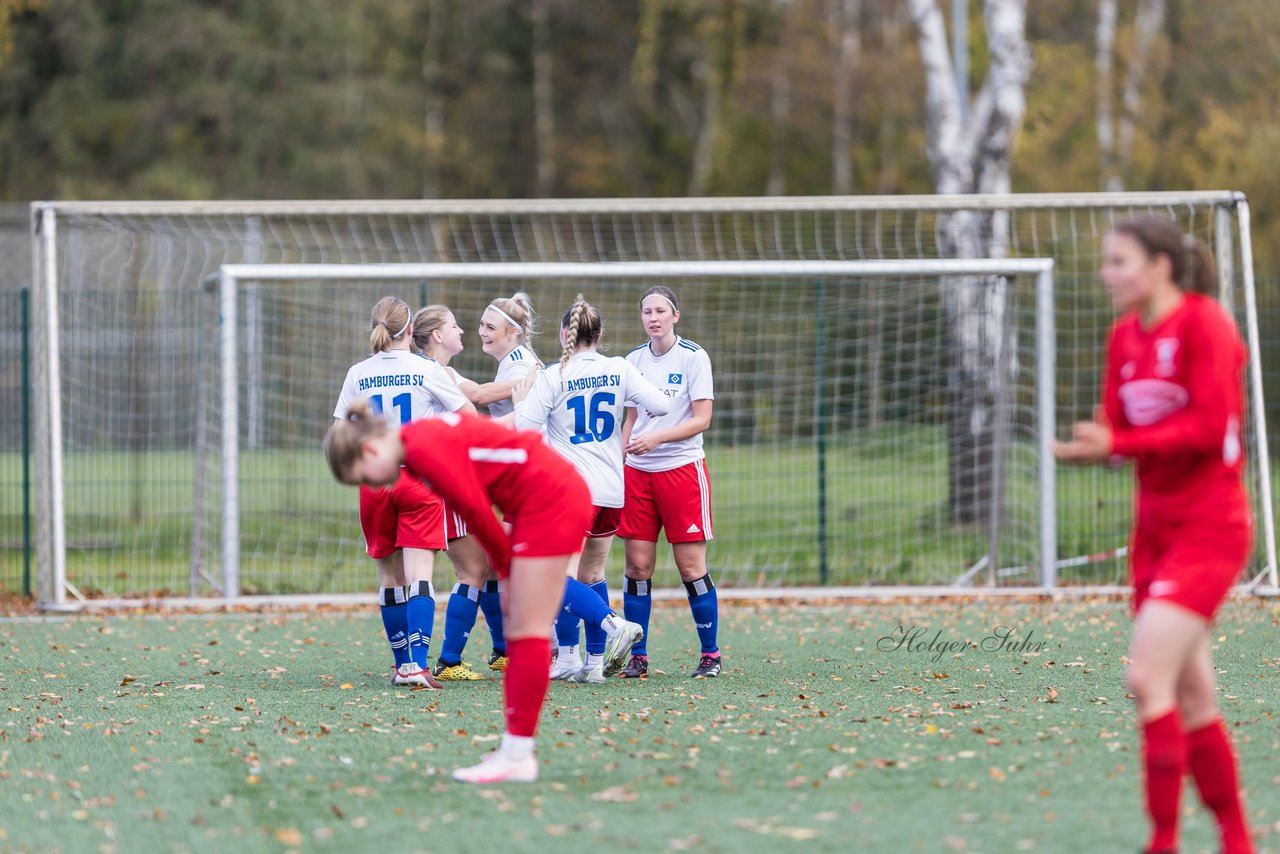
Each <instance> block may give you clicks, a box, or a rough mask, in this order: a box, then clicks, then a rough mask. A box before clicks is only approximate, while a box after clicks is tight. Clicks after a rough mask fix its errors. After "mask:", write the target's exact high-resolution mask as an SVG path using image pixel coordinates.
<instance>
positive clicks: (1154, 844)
mask: <svg viewBox="0 0 1280 854" xmlns="http://www.w3.org/2000/svg"><path fill="white" fill-rule="evenodd" d="M1142 759H1143V764H1144V765H1145V766H1146V772H1147V812H1148V813H1149V814H1150V816H1151V824H1152V828H1151V841H1150V842H1149V843H1148V844H1147V850H1148V851H1163V850H1166V849H1174V848H1176V847H1177V846H1178V803H1179V801H1180V800H1181V796H1182V774H1183V771H1184V770H1185V768H1186V759H1187V757H1186V742H1185V740H1184V738H1183V734H1182V720H1181V718H1179V717H1178V710H1177V709H1173V710H1171V711H1169V712H1167V713H1166V714H1163V715H1161V716H1160V717H1158V718H1155V719H1153V720H1149V721H1147V722H1146V723H1144V724H1143V725H1142Z"/></svg>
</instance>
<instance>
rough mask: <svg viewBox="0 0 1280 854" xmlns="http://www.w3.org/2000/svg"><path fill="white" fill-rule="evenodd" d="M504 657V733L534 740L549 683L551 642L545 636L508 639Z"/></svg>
mask: <svg viewBox="0 0 1280 854" xmlns="http://www.w3.org/2000/svg"><path fill="white" fill-rule="evenodd" d="M507 658H508V663H507V672H506V673H505V674H503V679H502V692H503V694H504V696H505V697H506V703H507V732H509V733H510V734H511V735H518V736H522V737H524V738H533V736H534V735H535V734H536V733H537V731H538V716H539V715H540V714H541V713H542V702H543V700H545V699H546V697H547V686H548V685H549V684H550V682H551V643H550V641H548V640H547V638H545V637H532V638H517V639H515V640H508V641H507Z"/></svg>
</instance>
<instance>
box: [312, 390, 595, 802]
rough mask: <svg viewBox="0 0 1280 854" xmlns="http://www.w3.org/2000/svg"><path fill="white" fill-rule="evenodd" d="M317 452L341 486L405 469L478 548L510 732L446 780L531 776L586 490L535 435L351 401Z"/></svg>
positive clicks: (387, 479)
mask: <svg viewBox="0 0 1280 854" xmlns="http://www.w3.org/2000/svg"><path fill="white" fill-rule="evenodd" d="M324 447H325V457H326V458H327V459H328V461H329V466H330V468H331V469H332V470H333V474H334V477H336V478H337V479H338V480H340V481H341V482H343V483H347V484H365V485H382V484H389V483H394V482H396V480H397V478H398V477H399V476H400V466H401V465H403V466H404V467H405V469H406V470H407V471H408V473H409V474H410V475H411V476H413V477H417V478H421V479H423V480H424V481H426V482H427V483H429V484H430V485H431V487H432V489H434V490H435V491H437V492H438V493H439V494H440V495H441V496H442V497H443V498H444V499H445V500H446V501H448V502H449V506H450V507H451V508H452V509H453V510H455V511H456V512H458V513H459V514H461V516H462V518H463V519H465V520H466V522H467V526H468V528H469V529H470V530H471V533H472V535H473V536H475V537H476V538H477V539H479V540H480V543H481V544H482V545H483V546H484V549H485V551H486V552H487V553H488V555H489V561H490V564H491V565H492V566H493V569H494V571H495V572H496V573H497V575H498V577H499V578H503V579H505V582H506V583H505V593H504V595H505V597H506V605H507V613H506V624H505V628H506V635H507V656H508V657H509V658H510V663H509V664H508V665H507V669H506V672H505V673H504V674H503V694H504V697H505V705H504V708H505V710H506V732H505V734H504V735H503V736H502V743H501V746H500V747H499V748H498V749H497V750H496V751H494V752H493V753H490V754H488V755H487V756H485V757H484V759H483V760H481V762H480V764H478V765H475V766H472V767H470V768H460V769H458V770H457V771H455V772H454V773H453V777H454V779H455V780H459V781H461V782H464V783H507V782H532V781H534V780H536V779H537V777H538V761H537V759H536V758H535V757H534V753H533V746H534V744H533V738H534V735H535V733H536V731H537V727H538V715H539V714H540V712H541V710H542V704H543V701H544V700H545V698H546V694H547V685H548V683H549V678H548V676H549V666H550V664H551V648H550V642H549V641H548V639H547V627H548V626H550V625H551V623H552V621H553V620H555V617H556V612H557V610H558V609H559V607H560V602H561V598H562V596H563V592H564V580H565V574H566V573H567V572H568V567H569V564H570V561H571V560H572V558H573V556H574V555H576V554H577V553H578V552H580V551H581V550H582V532H583V531H584V530H585V529H586V528H587V527H588V526H589V525H590V524H591V519H592V516H593V515H594V510H593V508H592V505H591V492H590V490H589V489H588V488H587V484H586V483H585V482H584V481H583V480H582V477H581V476H580V475H579V474H578V473H577V472H576V471H574V469H573V466H571V465H570V464H569V463H567V462H566V461H565V460H564V459H563V458H561V457H560V455H559V454H557V453H556V452H555V451H553V450H551V449H550V448H549V447H547V445H546V443H545V442H543V441H542V437H541V436H540V435H539V434H537V433H532V432H528V431H519V430H512V429H510V428H508V427H504V426H503V425H501V424H495V423H494V422H493V421H490V420H488V419H484V418H479V417H477V416H474V415H469V414H456V413H454V414H449V415H443V416H441V417H439V418H428V419H424V420H421V421H415V422H413V423H412V424H408V425H406V426H404V427H401V428H400V429H399V430H396V429H393V428H392V427H391V425H389V424H388V423H387V421H386V420H385V419H383V418H381V417H379V416H376V415H374V414H373V413H372V412H371V411H370V409H369V406H368V404H367V403H365V402H364V401H362V400H357V401H356V402H355V403H354V404H353V405H352V408H351V410H350V411H349V412H348V413H347V414H346V417H345V418H344V419H341V420H339V421H335V422H334V424H333V425H332V426H331V427H330V428H329V432H328V434H327V435H326V436H325V443H324ZM494 506H496V507H497V508H498V509H499V510H500V511H502V514H503V518H504V520H505V522H506V523H507V524H509V525H510V526H511V533H510V535H508V534H507V532H506V531H505V530H504V529H503V524H502V523H500V522H499V521H498V519H497V517H495V516H494V513H493V507H494Z"/></svg>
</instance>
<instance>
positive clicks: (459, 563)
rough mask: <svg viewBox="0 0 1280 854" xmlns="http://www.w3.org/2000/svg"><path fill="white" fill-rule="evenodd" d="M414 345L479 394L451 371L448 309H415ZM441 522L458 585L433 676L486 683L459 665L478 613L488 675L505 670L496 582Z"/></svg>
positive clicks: (462, 531) (454, 346) (458, 348)
mask: <svg viewBox="0 0 1280 854" xmlns="http://www.w3.org/2000/svg"><path fill="white" fill-rule="evenodd" d="M413 345H414V347H415V348H416V349H417V350H418V352H419V353H421V354H423V355H424V356H426V357H427V358H429V359H434V360H435V361H436V362H437V363H438V364H439V365H440V366H441V367H443V368H444V369H445V370H446V371H448V372H449V375H450V376H451V377H452V378H453V380H454V382H456V383H457V384H458V387H459V388H461V389H462V391H463V393H464V394H467V393H468V392H469V391H471V392H474V390H475V389H478V388H479V386H477V385H476V383H474V382H472V381H471V380H468V379H467V378H466V377H463V376H462V375H461V374H459V373H458V372H457V371H456V370H454V369H453V368H452V367H450V366H449V362H450V360H451V359H453V357H454V356H456V355H458V354H459V353H461V352H462V327H460V326H459V325H458V321H457V320H456V319H455V318H454V316H453V312H452V311H450V310H449V309H448V307H447V306H443V305H429V306H427V307H426V308H421V309H418V311H417V312H416V313H415V314H414V315H413ZM468 396H470V395H468ZM445 522H446V525H447V534H446V536H447V538H448V543H449V544H448V550H447V552H446V553H447V554H448V555H449V562H450V563H452V564H453V571H454V574H455V575H456V576H457V578H458V581H457V583H456V584H454V585H453V592H452V593H451V594H449V603H448V605H447V606H446V607H445V612H444V639H443V640H442V641H441V643H440V654H439V656H438V657H437V659H436V666H435V668H434V669H433V670H432V674H433V675H434V676H435V677H436V678H437V679H439V680H441V681H442V682H449V681H476V680H479V679H483V678H484V677H483V676H481V675H480V674H479V673H477V672H476V671H475V670H473V669H471V667H470V666H469V665H467V664H466V663H465V662H464V661H463V660H462V652H463V649H465V647H466V644H467V638H468V637H470V635H471V630H472V629H473V628H475V624H476V615H477V614H478V613H479V612H480V611H483V612H484V619H485V622H486V623H487V624H488V626H489V635H490V638H491V639H492V642H493V653H492V654H491V655H490V656H489V669H490V670H496V671H501V670H503V669H504V668H505V667H506V666H507V645H506V641H505V640H504V639H503V636H502V602H501V601H500V596H499V593H498V581H497V579H495V578H493V577H492V572H491V571H490V569H489V561H488V559H487V558H486V557H485V555H484V549H483V548H482V547H481V545H480V544H479V543H478V542H476V540H475V537H471V536H468V534H467V525H466V522H464V521H463V520H462V517H461V516H459V515H458V514H457V513H456V512H454V511H452V510H450V509H449V508H448V507H446V508H445Z"/></svg>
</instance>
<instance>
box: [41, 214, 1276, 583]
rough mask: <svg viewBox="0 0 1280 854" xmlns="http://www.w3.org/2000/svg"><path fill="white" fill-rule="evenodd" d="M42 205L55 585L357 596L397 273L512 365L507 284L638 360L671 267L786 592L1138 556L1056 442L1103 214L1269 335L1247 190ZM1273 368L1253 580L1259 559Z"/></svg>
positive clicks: (1081, 572)
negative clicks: (1216, 275)
mask: <svg viewBox="0 0 1280 854" xmlns="http://www.w3.org/2000/svg"><path fill="white" fill-rule="evenodd" d="M35 211H36V218H37V226H38V234H37V244H36V256H37V261H36V268H37V274H38V275H37V282H38V283H39V285H40V287H39V289H38V292H37V294H36V300H35V307H36V309H37V312H36V314H37V318H36V332H37V335H36V340H37V349H38V353H39V354H40V355H41V356H42V357H43V358H42V359H39V360H37V361H38V366H39V367H40V368H42V369H43V370H42V371H41V372H40V373H39V374H38V375H37V385H36V388H37V390H38V398H37V405H36V411H37V415H39V416H41V417H40V419H39V421H38V424H37V426H38V430H37V437H38V438H39V439H41V440H42V441H41V442H40V446H39V447H38V448H37V467H36V468H37V483H38V494H37V502H36V505H37V508H38V518H37V522H38V524H37V526H36V530H37V531H38V532H39V540H38V545H39V546H40V562H39V566H40V576H39V577H40V581H41V599H42V601H43V602H45V603H46V604H47V605H50V606H54V607H79V606H80V603H81V597H82V596H83V597H84V598H85V599H86V600H87V601H88V602H90V603H92V602H95V601H101V599H102V597H122V596H126V597H144V598H156V597H163V596H193V597H199V598H201V599H202V600H203V601H224V600H230V599H232V598H234V597H237V596H241V595H244V596H265V595H308V596H313V597H318V598H319V599H321V600H325V601H337V600H338V599H339V598H341V597H343V596H346V595H350V594H356V593H358V592H361V591H364V590H365V589H366V588H367V587H368V586H369V572H370V570H369V567H368V566H367V565H366V564H367V563H368V562H367V559H365V558H364V557H363V550H362V547H361V543H360V537H359V531H358V526H357V524H356V517H355V512H354V507H355V498H354V494H353V493H352V492H351V491H350V490H345V489H343V488H341V487H339V486H337V485H336V484H334V483H332V481H331V479H330V478H329V476H328V473H327V470H326V467H325V465H324V462H323V459H322V458H321V456H320V454H319V451H318V441H319V437H320V435H321V434H322V433H323V430H324V428H325V427H326V426H327V424H328V421H329V419H330V417H331V412H332V405H333V403H332V401H333V399H334V398H335V396H336V392H337V387H338V385H339V384H340V382H341V377H342V375H343V373H344V371H345V369H346V367H347V366H348V365H349V364H351V363H352V362H354V361H357V360H358V359H359V358H362V357H363V355H365V354H366V351H367V329H366V325H367V319H368V311H369V308H370V306H371V305H372V304H373V302H374V301H376V300H377V299H378V298H379V297H381V296H383V295H385V294H395V295H399V296H401V297H403V298H405V299H406V300H407V301H408V302H409V303H410V305H413V306H415V307H416V306H419V305H425V304H428V303H444V304H447V305H449V306H451V307H452V308H453V310H454V312H455V314H456V316H457V317H458V319H459V322H460V323H461V324H462V325H463V327H464V329H465V330H467V331H468V334H467V336H466V339H465V343H466V344H467V349H466V350H464V352H463V353H462V354H461V355H460V356H459V357H458V358H457V359H456V360H455V362H454V366H455V367H457V368H458V369H459V370H460V371H461V372H462V373H463V374H465V375H468V376H472V377H473V378H475V379H478V380H481V381H483V380H485V379H488V377H490V376H491V375H492V371H493V369H494V365H493V363H492V360H490V359H489V358H488V357H487V356H484V355H483V354H482V353H480V352H479V347H478V344H476V342H475V340H474V334H473V333H471V330H473V329H474V327H475V323H476V321H477V320H478V317H479V314H480V312H481V311H482V310H483V308H484V306H485V305H487V303H488V302H489V300H490V299H492V298H493V297H496V296H500V295H509V294H510V293H511V292H513V291H515V290H527V291H528V292H529V293H530V294H531V295H532V296H533V302H534V304H535V307H536V308H537V309H538V310H539V312H540V313H542V314H543V315H544V318H545V319H544V326H545V329H544V331H545V332H547V333H549V334H547V335H545V336H544V337H543V338H542V339H540V340H539V344H538V350H539V353H540V355H541V356H542V358H543V359H544V360H550V359H552V358H555V357H556V356H558V347H557V346H556V344H555V334H554V332H555V327H556V326H557V325H558V321H559V315H560V313H561V312H562V311H563V310H564V308H565V307H567V306H568V304H569V303H570V302H571V300H572V298H573V296H574V294H575V293H577V292H579V291H581V292H583V293H584V294H586V296H587V298H588V299H589V300H590V301H592V302H593V303H594V304H596V305H598V306H599V307H600V308H601V310H602V312H603V314H604V317H605V321H606V342H607V343H610V344H612V351H613V352H614V353H625V352H626V350H628V349H630V347H631V346H633V345H634V344H637V343H640V342H641V341H643V333H642V331H641V330H640V328H639V323H638V319H637V317H636V308H635V306H636V301H637V300H638V297H639V294H640V293H641V292H642V291H643V288H644V287H645V286H646V285H645V283H646V282H649V281H662V282H663V283H665V284H668V285H670V286H671V287H673V288H675V289H676V290H677V292H678V293H679V294H680V297H681V309H682V319H681V322H680V331H681V333H682V334H684V335H685V336H686V337H688V338H690V339H692V340H695V341H698V342H699V343H701V344H703V345H704V346H705V347H706V348H707V350H708V351H709V353H710V354H711V357H712V361H713V365H714V367H715V372H716V387H717V394H716V398H717V400H716V416H715V421H714V423H713V427H712V430H711V431H710V432H709V434H708V438H707V442H708V458H709V466H710V470H711V476H712V488H713V492H714V495H715V504H716V513H717V541H716V543H715V544H714V546H713V550H712V561H713V565H714V567H715V569H716V572H717V575H718V578H720V579H722V580H721V586H722V589H725V590H726V591H727V590H728V588H730V587H733V588H735V590H737V591H745V592H758V591H771V593H772V595H778V594H779V593H780V592H782V593H785V592H789V591H795V592H805V593H808V592H810V590H809V589H810V588H813V587H820V588H822V590H823V591H826V592H828V593H829V592H831V591H834V590H835V589H836V588H837V587H840V588H846V589H848V588H856V589H857V591H858V592H860V593H862V594H863V595H873V594H874V593H875V592H876V591H878V590H887V591H891V592H894V593H897V594H902V593H903V592H906V591H909V590H911V589H914V588H918V587H927V588H928V589H930V590H970V591H986V590H991V591H996V592H1001V591H1016V592H1026V591H1028V590H1036V589H1046V588H1051V587H1059V588H1068V589H1082V588H1091V589H1097V588H1099V587H1109V586H1114V585H1118V584H1121V583H1122V582H1123V579H1124V571H1123V564H1124V561H1123V558H1124V550H1123V546H1124V543H1125V540H1126V531H1127V526H1128V502H1129V500H1130V492H1129V490H1130V480H1131V477H1130V476H1129V475H1128V474H1127V473H1125V472H1110V471H1105V470H1098V469H1091V470H1065V469H1064V470H1060V471H1059V470H1055V468H1054V466H1053V465H1052V463H1051V460H1050V459H1049V457H1048V455H1047V454H1046V453H1045V446H1046V443H1047V442H1048V441H1049V440H1050V438H1052V437H1053V435H1054V430H1055V426H1054V425H1055V424H1061V423H1066V422H1069V421H1070V420H1074V419H1076V418H1079V417H1081V416H1084V415H1087V413H1088V412H1089V407H1090V405H1091V403H1092V402H1093V401H1094V400H1096V396H1097V380H1098V375H1099V372H1100V360H1101V348H1102V341H1103V338H1104V336H1105V332H1106V328H1107V326H1108V325H1109V323H1110V319H1111V311H1110V308H1109V306H1108V305H1107V303H1106V300H1105V298H1104V295H1103V294H1102V293H1101V289H1100V288H1099V287H1098V286H1097V285H1096V276H1095V275H1094V273H1093V271H1094V270H1095V269H1096V265H1097V261H1096V255H1097V251H1098V242H1099V241H1100V237H1101V234H1102V233H1103V232H1105V230H1106V227H1107V224H1108V223H1110V222H1112V221H1114V220H1116V219H1118V218H1121V217H1124V216H1128V215H1132V214H1135V213H1146V212H1158V213H1162V214H1165V215H1168V216H1171V217H1174V218H1175V219H1177V220H1178V221H1179V223H1180V224H1181V225H1182V226H1183V227H1184V228H1186V229H1187V230H1189V231H1192V232H1194V233H1197V234H1200V235H1201V236H1203V237H1205V238H1207V239H1209V240H1211V241H1212V242H1213V243H1214V245H1215V246H1216V247H1217V248H1218V254H1219V255H1220V257H1222V259H1223V261H1224V263H1223V265H1222V266H1223V271H1222V294H1221V296H1222V298H1223V299H1224V301H1226V302H1227V303H1228V304H1229V305H1231V306H1232V307H1233V308H1234V309H1235V310H1236V311H1237V314H1238V316H1239V317H1240V319H1241V326H1242V329H1243V330H1244V331H1245V332H1246V338H1247V340H1248V341H1249V342H1250V346H1251V348H1254V350H1255V354H1256V344H1257V334H1258V331H1257V327H1256V321H1252V320H1251V317H1253V316H1254V314H1253V303H1252V281H1251V274H1252V268H1251V264H1250V263H1249V251H1248V237H1247V234H1248V233H1247V207H1246V206H1245V204H1244V201H1243V199H1242V198H1241V197H1239V196H1237V195H1235V194H1189V195H1188V194H1182V195H1172V194H1155V195H1145V196H1133V195H1123V194H1122V195H1120V196H1115V195H1112V196H1095V195H1086V196H1062V197H1022V196H1006V197H991V198H987V197H962V198H956V199H947V198H937V197H921V198H915V199H913V198H909V197H908V198H902V199H800V200H779V199H757V200H732V199H731V200H636V201H612V202H519V203H517V202H504V203H481V202H403V203H396V202H388V203H372V202H362V203H341V204H339V203H287V204H286V203H279V204H277V203H210V204H206V205H196V206H192V205H179V204H151V205H127V204H123V203H114V204H99V205H87V204H86V205H78V204H53V205H43V206H37V207H36V208H35ZM949 217H950V219H949ZM958 217H970V218H972V219H973V220H975V221H976V222H978V223H979V225H980V226H981V227H982V228H990V227H991V225H992V223H995V224H996V227H995V231H997V232H1000V233H1002V234H1004V235H1006V238H1005V239H1003V240H1001V241H996V242H995V243H988V244H987V248H989V249H993V250H998V251H999V253H1000V254H1003V255H1005V256H1017V257H1005V258H995V259H959V260H957V259H954V258H952V259H945V258H938V257H937V256H939V255H947V254H955V252H954V247H952V246H948V245H947V244H948V241H949V239H950V238H949V234H950V233H951V232H950V231H949V229H951V228H952V225H950V224H949V223H951V222H952V220H954V219H955V218H958ZM912 252H914V253H915V254H916V255H917V256H918V257H911V253H912ZM202 285H203V286H202ZM1253 363H1254V364H1255V365H1256V357H1255V360H1254V362H1253ZM1255 374H1256V369H1255ZM975 378H978V380H980V381H977V382H975ZM1259 380H1260V375H1258V376H1255V375H1251V377H1250V381H1251V382H1250V389H1249V391H1250V395H1249V402H1250V410H1251V411H1250V415H1251V421H1250V428H1251V429H1250V431H1249V438H1250V449H1251V451H1252V456H1251V462H1252V464H1253V468H1252V469H1251V486H1252V487H1253V494H1254V500H1255V505H1256V507H1257V508H1258V511H1259V518H1260V520H1261V521H1262V522H1263V524H1261V525H1260V526H1259V529H1260V531H1259V533H1260V537H1259V548H1258V550H1257V552H1256V554H1255V559H1254V563H1255V566H1254V575H1255V581H1266V582H1267V584H1268V585H1271V583H1272V578H1271V575H1270V573H1273V572H1274V547H1273V545H1272V543H1273V536H1272V532H1271V526H1270V520H1271V515H1270V507H1271V496H1270V492H1269V486H1270V484H1269V480H1267V479H1264V478H1261V477H1260V476H1259V472H1260V471H1263V470H1268V464H1267V461H1266V450H1267V448H1266V444H1265V442H1259V441H1258V437H1259V436H1265V420H1264V411H1263V408H1262V406H1261V404H1262V398H1261V389H1260V383H1259V382H1258V381H1259ZM616 551H617V552H618V553H619V554H620V551H621V550H620V549H618V550H616ZM617 568H618V567H615V568H614V569H615V570H616V569H617ZM442 571H443V572H447V569H445V570H442ZM661 571H668V572H673V569H672V568H670V567H666V568H664V569H660V572H661Z"/></svg>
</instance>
